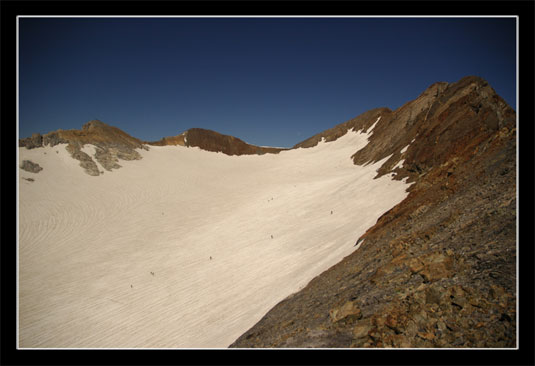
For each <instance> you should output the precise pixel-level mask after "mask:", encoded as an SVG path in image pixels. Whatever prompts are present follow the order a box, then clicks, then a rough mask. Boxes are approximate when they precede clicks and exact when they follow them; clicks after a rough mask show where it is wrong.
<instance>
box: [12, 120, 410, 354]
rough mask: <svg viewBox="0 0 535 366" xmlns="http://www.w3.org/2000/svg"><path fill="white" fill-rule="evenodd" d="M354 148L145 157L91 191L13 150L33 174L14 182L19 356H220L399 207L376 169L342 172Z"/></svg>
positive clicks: (78, 176)
mask: <svg viewBox="0 0 535 366" xmlns="http://www.w3.org/2000/svg"><path fill="white" fill-rule="evenodd" d="M368 132H369V133H371V130H368ZM368 137H369V134H363V133H359V132H353V131H350V132H348V133H347V134H346V135H344V136H343V137H341V138H339V139H338V140H336V141H333V142H328V143H325V142H320V143H319V144H318V145H317V146H316V147H314V148H308V149H296V150H290V151H283V152H281V153H279V154H266V155H261V156H256V155H246V156H228V155H224V154H222V153H213V152H207V151H202V150H200V149H198V148H186V147H182V146H163V147H157V146H153V147H151V148H150V151H144V150H138V151H139V153H140V154H141V155H142V156H143V159H142V160H135V161H120V164H121V165H122V166H123V167H122V168H121V169H118V170H114V171H113V172H106V173H105V174H104V175H101V176H98V177H93V176H89V175H87V174H85V173H84V171H83V169H82V168H80V167H79V166H78V163H79V162H78V161H76V160H74V159H72V158H71V157H70V156H69V154H68V153H67V151H65V145H58V146H55V147H45V148H38V149H32V150H27V149H25V148H20V149H19V155H20V156H19V160H20V162H22V160H24V159H29V160H32V161H33V162H36V163H38V164H40V165H41V166H42V167H43V170H42V171H41V172H39V173H38V174H33V173H29V172H26V171H23V170H19V175H20V177H19V220H20V221H19V248H18V250H19V267H18V270H19V347H21V348H45V347H46V348H48V347H52V348H70V347H74V348H222V347H227V346H228V345H230V344H231V343H232V342H233V341H234V340H235V339H236V338H238V337H239V336H240V335H241V334H243V333H244V332H245V331H246V330H248V329H249V328H250V327H251V326H253V325H254V324H255V323H256V322H258V321H259V320H260V319H261V318H262V316H263V315H264V314H265V313H266V312H267V311H268V310H269V309H270V308H272V307H273V306H274V305H276V304H277V303H278V302H280V301H281V300H283V299H284V298H285V297H287V296H288V295H290V294H292V293H294V292H296V291H298V290H299V289H301V288H303V287H304V286H305V285H306V284H307V283H308V282H309V281H310V280H311V279H312V278H314V277H315V276H317V275H319V274H320V273H321V272H323V271H325V270H326V269H328V268H329V267H331V266H332V265H334V264H336V263H337V262H339V261H340V260H341V259H342V258H344V257H345V256H347V255H349V254H350V253H351V252H353V251H354V250H356V248H355V246H354V245H355V240H356V239H357V238H358V237H359V236H360V235H362V234H363V233H364V232H365V231H366V229H367V228H369V227H370V226H372V225H373V224H375V222H376V220H377V219H378V218H379V216H381V215H382V214H383V213H384V212H386V211H387V210H389V209H390V208H392V207H393V206H394V205H396V204H397V203H399V202H400V201H402V200H403V199H404V198H405V197H406V196H407V192H406V189H407V187H408V184H406V183H405V182H400V181H393V180H390V177H388V176H383V177H381V178H379V179H373V177H374V176H375V175H376V170H377V169H378V168H379V167H380V166H381V165H382V163H383V162H384V160H383V161H379V162H377V163H375V164H369V165H367V166H364V167H363V166H356V165H354V164H353V162H352V160H351V158H350V157H351V155H352V154H353V153H354V152H355V151H357V150H359V149H361V148H362V147H364V146H365V145H366V144H367V143H368V140H367V138H368ZM84 150H85V151H87V152H89V153H90V152H91V150H92V148H91V147H89V146H86V148H85V149H84ZM45 152H46V154H45ZM387 158H388V157H387ZM387 158H385V160H386V159H387ZM97 164H98V163H97ZM99 168H101V167H100V166H99ZM101 170H104V169H103V168H101ZM29 177H31V178H34V179H35V181H34V182H30V181H27V180H24V179H22V178H29Z"/></svg>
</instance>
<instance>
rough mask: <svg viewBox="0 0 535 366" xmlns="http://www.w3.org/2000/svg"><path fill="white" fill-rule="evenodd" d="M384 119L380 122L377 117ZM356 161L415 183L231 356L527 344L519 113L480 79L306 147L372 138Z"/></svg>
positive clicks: (435, 89)
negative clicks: (359, 133)
mask: <svg viewBox="0 0 535 366" xmlns="http://www.w3.org/2000/svg"><path fill="white" fill-rule="evenodd" d="M379 117H381V118H380V119H379V121H377V119H378V118H379ZM375 122H377V124H376V125H375V127H374V129H373V134H372V136H371V137H370V143H369V144H368V145H367V146H366V147H365V148H363V149H362V150H360V151H357V152H355V154H354V155H353V156H352V158H353V160H354V162H355V164H367V163H369V162H376V161H379V160H381V159H383V158H385V157H388V156H390V158H389V159H388V160H387V161H386V162H385V163H384V164H383V166H382V167H381V168H380V169H379V170H378V176H381V175H384V174H392V176H393V178H394V179H403V178H405V177H407V178H408V181H409V182H414V184H413V185H411V186H410V187H409V189H408V191H409V192H410V193H409V195H408V196H407V198H406V199H405V200H404V201H402V202H401V203H400V204H398V205H397V206H395V207H394V208H392V209H391V210H390V211H388V212H386V213H385V214H384V215H383V216H382V217H380V218H379V220H378V221H377V223H376V224H375V225H374V226H373V227H371V228H370V229H369V230H368V231H367V232H366V233H365V234H364V235H363V236H362V237H361V238H356V239H358V240H356V242H358V243H359V246H358V248H357V250H356V251H355V252H354V253H353V254H351V255H349V256H348V257H346V258H344V260H342V261H341V262H340V263H339V264H337V265H335V266H333V267H331V268H330V269H329V270H327V271H326V272H324V273H322V274H321V275H319V276H317V277H316V278H314V279H313V280H312V281H311V282H310V283H309V284H308V285H307V286H306V287H305V288H304V289H303V290H301V291H299V292H297V293H295V294H293V295H291V296H289V297H288V298H286V299H285V300H283V301H282V302H280V303H279V304H278V305H276V306H275V307H274V308H273V309H272V310H270V311H269V312H268V313H267V314H266V315H265V316H264V317H263V318H262V319H261V320H260V321H259V322H258V323H257V324H256V325H255V326H253V327H252V328H251V329H250V330H248V331H247V332H246V333H244V334H243V335H242V336H241V337H239V338H238V339H237V340H236V341H235V342H234V343H233V344H232V345H231V347H242V348H243V347H245V348H254V347H263V348H274V347H290V348H306V347H323V348H335V347H343V348H352V347H359V348H360V347H364V348H367V347H399V348H409V347H410V348H419V347H423V348H435V347H448V348H451V347H454V348H456V347H470V348H486V347H497V348H502V347H515V345H516V115H515V112H514V110H512V109H511V108H510V107H509V106H508V105H507V104H506V103H505V102H504V101H503V99H502V98H500V97H499V96H498V95H497V94H496V93H495V91H494V90H493V89H492V88H491V87H490V86H489V85H488V83H487V82H486V81H485V80H483V79H481V78H478V77H466V78H463V79H461V80H460V81H458V82H456V83H452V84H447V83H435V84H433V85H431V86H430V87H429V88H428V89H427V90H426V91H424V93H422V94H421V95H420V96H419V97H418V98H417V99H415V100H414V101H411V102H409V103H407V104H405V105H403V106H402V107H400V108H398V109H397V110H395V111H390V110H389V109H386V108H381V109H375V110H372V111H369V112H366V113H364V114H363V115H361V116H358V117H357V118H355V119H353V120H350V121H348V122H345V123H344V124H341V125H339V126H336V127H335V128H333V129H331V130H327V131H325V132H323V133H321V134H319V135H316V136H313V137H312V138H310V139H308V140H305V141H304V142H302V143H300V144H298V145H296V147H305V148H306V147H310V146H314V145H315V144H317V142H319V141H321V140H322V139H323V138H324V139H325V140H326V141H332V140H335V139H336V138H338V137H340V136H341V135H343V134H344V133H345V132H347V130H349V129H351V128H354V129H356V130H364V131H365V130H366V129H367V128H369V127H370V126H372V125H373V124H374V123H375Z"/></svg>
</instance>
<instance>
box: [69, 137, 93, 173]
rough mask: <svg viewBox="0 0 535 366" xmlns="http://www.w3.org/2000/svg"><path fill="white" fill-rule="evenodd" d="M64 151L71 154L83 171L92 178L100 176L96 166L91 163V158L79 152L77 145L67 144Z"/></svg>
mask: <svg viewBox="0 0 535 366" xmlns="http://www.w3.org/2000/svg"><path fill="white" fill-rule="evenodd" d="M65 149H66V150H67V151H68V152H69V154H71V156H72V157H73V159H76V160H79V161H80V166H81V167H82V168H84V171H85V172H86V173H87V174H89V175H92V176H98V175H99V174H100V172H99V170H98V167H97V164H95V162H94V161H93V159H92V158H91V156H89V155H88V154H86V153H85V152H83V151H81V150H80V145H78V144H68V145H67V146H65Z"/></svg>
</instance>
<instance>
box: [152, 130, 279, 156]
mask: <svg viewBox="0 0 535 366" xmlns="http://www.w3.org/2000/svg"><path fill="white" fill-rule="evenodd" d="M147 144H149V145H154V146H168V145H180V146H187V147H199V148H201V149H202V150H206V151H213V152H221V153H223V154H227V155H255V154H256V155H263V154H276V153H278V152H280V151H282V150H287V149H281V148H275V147H261V146H255V145H250V144H248V143H246V142H244V141H242V140H240V139H239V138H237V137H234V136H230V135H223V134H220V133H219V132H216V131H212V130H207V129H203V128H190V129H189V130H187V131H185V132H183V133H182V134H180V135H177V136H171V137H164V138H162V139H161V140H159V141H154V142H147Z"/></svg>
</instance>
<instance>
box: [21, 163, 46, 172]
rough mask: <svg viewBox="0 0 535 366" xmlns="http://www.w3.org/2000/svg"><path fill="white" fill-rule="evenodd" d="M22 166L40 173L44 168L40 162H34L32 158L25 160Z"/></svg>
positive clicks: (24, 168) (29, 170)
mask: <svg viewBox="0 0 535 366" xmlns="http://www.w3.org/2000/svg"><path fill="white" fill-rule="evenodd" d="M20 168H21V169H22V170H26V171H27V172H30V173H39V172H40V171H41V170H43V168H42V167H41V166H40V165H39V164H37V163H34V162H33V161H31V160H24V161H23V162H22V164H21V165H20Z"/></svg>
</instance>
